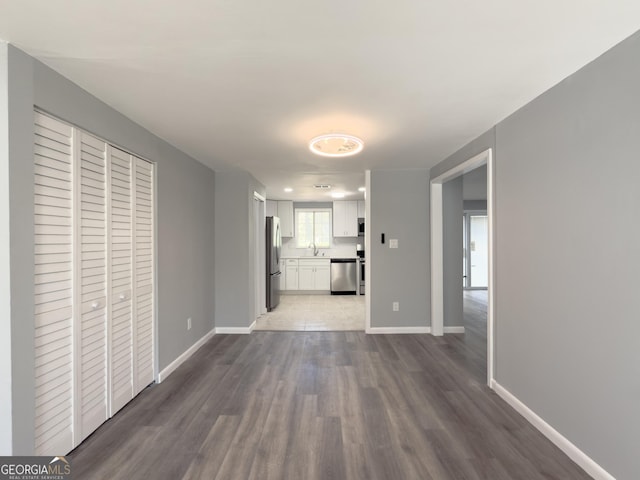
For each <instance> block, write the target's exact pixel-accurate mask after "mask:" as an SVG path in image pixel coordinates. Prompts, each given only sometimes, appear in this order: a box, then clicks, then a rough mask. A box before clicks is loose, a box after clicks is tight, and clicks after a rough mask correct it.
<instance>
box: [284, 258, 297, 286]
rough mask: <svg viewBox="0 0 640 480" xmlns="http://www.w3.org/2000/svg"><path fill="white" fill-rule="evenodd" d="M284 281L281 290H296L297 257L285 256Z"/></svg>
mask: <svg viewBox="0 0 640 480" xmlns="http://www.w3.org/2000/svg"><path fill="white" fill-rule="evenodd" d="M284 264H285V268H284V282H283V284H284V285H283V287H282V290H298V259H297V258H287V259H286V260H284Z"/></svg>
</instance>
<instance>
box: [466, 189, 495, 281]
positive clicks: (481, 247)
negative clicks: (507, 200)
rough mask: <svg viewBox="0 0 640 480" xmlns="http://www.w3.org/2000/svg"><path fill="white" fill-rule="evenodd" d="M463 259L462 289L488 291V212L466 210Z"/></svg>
mask: <svg viewBox="0 0 640 480" xmlns="http://www.w3.org/2000/svg"><path fill="white" fill-rule="evenodd" d="M464 201H465V200H463V202H464ZM462 257H463V258H462V288H464V289H465V290H475V289H486V288H487V287H488V286H489V219H488V217H487V211H486V210H484V211H469V210H465V212H464V214H463V215H462Z"/></svg>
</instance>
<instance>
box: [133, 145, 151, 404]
mask: <svg viewBox="0 0 640 480" xmlns="http://www.w3.org/2000/svg"><path fill="white" fill-rule="evenodd" d="M134 162H135V184H134V192H135V196H134V197H135V198H134V205H135V227H134V238H135V252H134V254H135V255H134V258H135V260H134V279H135V304H134V309H135V313H134V318H135V322H134V329H135V333H134V338H135V357H134V358H135V360H134V362H135V367H134V371H135V393H136V394H137V393H138V392H140V391H141V390H142V389H144V388H145V387H146V386H147V385H149V384H150V383H151V382H153V380H154V359H153V335H154V334H153V318H154V311H153V308H154V307H153V304H154V299H153V294H154V291H153V165H152V164H151V163H149V162H146V161H144V160H141V159H139V158H135V157H134Z"/></svg>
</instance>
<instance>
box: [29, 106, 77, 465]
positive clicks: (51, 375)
mask: <svg viewBox="0 0 640 480" xmlns="http://www.w3.org/2000/svg"><path fill="white" fill-rule="evenodd" d="M34 131H35V145H34V173H35V177H34V182H35V187H34V194H35V197H34V204H35V215H34V234H35V238H34V240H35V252H34V253H35V255H34V262H35V265H34V268H35V278H34V292H35V297H34V304H35V310H34V314H35V338H34V347H35V397H36V399H35V445H34V447H35V454H36V455H59V454H60V453H61V452H62V453H67V452H68V451H70V450H71V449H72V448H73V403H72V402H73V324H72V318H73V289H72V279H73V258H72V252H73V221H72V219H73V204H72V192H73V176H72V158H73V157H72V153H73V131H72V129H71V127H69V126H68V125H65V124H63V123H61V122H58V121H56V120H53V119H52V118H49V117H47V116H45V115H42V114H40V113H37V112H36V113H35V114H34Z"/></svg>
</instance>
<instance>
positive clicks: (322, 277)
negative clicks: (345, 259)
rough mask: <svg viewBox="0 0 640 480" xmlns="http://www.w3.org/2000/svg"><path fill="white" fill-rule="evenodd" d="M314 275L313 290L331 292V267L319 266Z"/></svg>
mask: <svg viewBox="0 0 640 480" xmlns="http://www.w3.org/2000/svg"><path fill="white" fill-rule="evenodd" d="M315 268H316V273H315V290H331V267H330V265H329V264H327V265H319V266H317V267H315Z"/></svg>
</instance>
